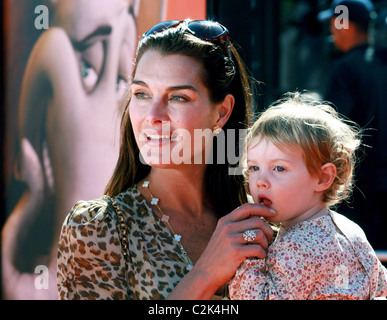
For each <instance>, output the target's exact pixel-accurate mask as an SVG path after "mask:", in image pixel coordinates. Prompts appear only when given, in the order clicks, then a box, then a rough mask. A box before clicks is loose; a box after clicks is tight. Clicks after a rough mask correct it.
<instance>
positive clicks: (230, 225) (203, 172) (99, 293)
mask: <svg viewBox="0 0 387 320" xmlns="http://www.w3.org/2000/svg"><path fill="white" fill-rule="evenodd" d="M249 107H250V89H249V82H248V77H247V75H246V71H245V69H244V66H243V64H242V62H241V59H240V57H239V55H238V53H237V52H236V50H235V48H234V47H233V45H232V44H231V42H230V41H229V39H228V31H227V29H226V28H225V27H223V26H221V25H220V24H218V23H215V22H211V21H191V20H184V21H168V22H164V23H161V24H159V25H156V26H154V27H153V28H152V29H150V30H149V31H148V32H146V33H145V34H144V36H143V39H142V40H141V41H140V43H139V46H138V50H137V56H136V60H135V66H134V72H133V78H132V81H131V88H130V90H129V92H128V93H127V96H126V99H125V100H124V102H123V108H124V110H123V118H122V122H121V128H122V133H121V134H122V136H121V145H120V154H119V159H118V162H117V166H116V168H115V171H114V173H113V176H112V178H111V180H110V182H109V184H108V186H107V188H106V190H105V191H106V194H107V196H105V197H102V198H101V199H97V200H93V201H87V202H85V201H81V202H78V203H77V204H76V205H75V206H74V208H73V210H72V211H71V212H70V214H69V216H68V217H67V219H66V221H65V223H64V226H63V229H62V234H61V239H60V243H59V254H58V259H59V260H58V288H59V297H60V298H62V299H165V298H169V299H210V298H212V297H213V296H214V295H219V294H221V293H222V289H223V287H224V285H225V284H226V283H227V281H228V280H230V279H231V278H232V276H233V275H234V273H235V271H236V269H237V268H238V266H239V265H240V264H241V262H242V261H243V260H244V259H245V258H246V257H261V258H263V257H264V256H265V249H266V248H267V246H268V243H269V242H270V241H271V238H272V230H271V228H270V227H269V226H268V225H267V224H265V223H264V222H263V220H262V219H260V217H261V216H263V217H269V216H270V215H271V214H272V213H271V212H270V211H269V210H268V209H267V208H263V206H260V205H253V204H244V205H242V204H243V203H245V202H247V199H246V195H245V193H244V187H243V184H242V183H241V180H240V179H239V178H241V177H240V176H235V175H230V174H229V169H230V164H229V163H228V162H229V161H228V158H227V157H226V161H220V160H221V158H222V155H221V153H223V155H227V154H228V153H227V151H228V150H227V148H226V147H227V146H228V145H229V144H231V145H232V148H234V150H232V151H234V152H235V150H238V141H239V137H234V139H235V140H233V141H236V143H235V142H233V141H231V140H232V139H230V141H231V142H230V141H228V140H227V136H228V135H223V138H224V140H223V142H222V143H219V146H217V145H216V140H217V139H208V134H207V133H208V132H211V134H210V137H211V138H212V137H213V135H214V134H213V132H214V133H218V134H219V136H220V131H221V129H223V130H224V131H227V130H231V129H233V130H235V131H236V133H238V132H239V129H244V128H246V127H247V125H248V121H249V110H248V109H249ZM198 132H200V133H203V132H204V133H205V134H204V135H201V136H199V138H197V137H198V135H197V133H198ZM187 137H188V138H187ZM194 137H195V138H194ZM189 138H191V139H189ZM209 140H210V141H209ZM212 140H214V142H213V145H212ZM203 141H204V142H205V143H204V145H203ZM209 147H212V150H216V151H217V152H213V153H212V154H210V155H208V153H207V152H206V151H208V149H209ZM218 149H224V150H220V152H219V150H218ZM176 150H177V151H176ZM212 156H213V158H212ZM211 159H212V160H211ZM222 159H224V158H222ZM210 160H211V161H210ZM218 160H219V161H218ZM144 162H145V163H144ZM208 162H211V163H208ZM218 162H225V163H224V164H221V163H218ZM246 230H248V231H250V232H249V233H248V234H249V235H252V236H251V237H246V236H244V235H243V233H244V232H245V231H246ZM247 243H249V244H250V245H246V244H247Z"/></svg>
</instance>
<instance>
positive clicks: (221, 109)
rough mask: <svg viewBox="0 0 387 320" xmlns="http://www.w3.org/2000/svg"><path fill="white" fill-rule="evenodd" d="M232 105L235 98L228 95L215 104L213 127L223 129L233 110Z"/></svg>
mask: <svg viewBox="0 0 387 320" xmlns="http://www.w3.org/2000/svg"><path fill="white" fill-rule="evenodd" d="M234 104H235V98H234V96H233V95H232V94H228V95H227V96H226V97H225V98H224V100H223V101H222V102H221V103H219V104H217V106H216V107H217V109H218V114H217V120H216V122H215V124H214V125H218V126H220V127H223V126H224V125H225V124H226V123H227V121H228V119H229V118H230V115H231V112H232V110H233V108H234Z"/></svg>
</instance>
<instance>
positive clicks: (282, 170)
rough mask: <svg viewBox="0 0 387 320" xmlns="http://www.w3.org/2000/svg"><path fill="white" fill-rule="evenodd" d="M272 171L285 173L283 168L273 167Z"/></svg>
mask: <svg viewBox="0 0 387 320" xmlns="http://www.w3.org/2000/svg"><path fill="white" fill-rule="evenodd" d="M274 170H275V171H278V172H284V171H285V168H284V167H281V166H275V168H274Z"/></svg>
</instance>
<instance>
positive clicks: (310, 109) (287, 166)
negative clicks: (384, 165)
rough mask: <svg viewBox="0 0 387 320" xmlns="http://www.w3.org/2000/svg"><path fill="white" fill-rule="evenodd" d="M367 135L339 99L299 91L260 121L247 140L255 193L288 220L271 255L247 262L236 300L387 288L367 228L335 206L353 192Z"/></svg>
mask: <svg viewBox="0 0 387 320" xmlns="http://www.w3.org/2000/svg"><path fill="white" fill-rule="evenodd" d="M359 135H360V132H359V130H358V129H356V127H355V126H352V125H349V124H348V123H347V122H345V121H344V120H342V119H340V117H339V116H338V114H337V113H336V112H335V110H334V109H333V108H332V107H331V106H329V105H327V104H322V103H321V102H318V101H313V100H312V99H310V98H309V97H306V96H301V95H300V94H299V93H293V94H288V96H287V97H286V98H284V99H281V100H279V101H277V102H276V103H274V104H273V105H272V106H271V107H270V108H269V109H267V110H266V111H265V112H263V114H262V115H261V116H260V117H259V119H258V120H257V121H256V122H255V124H254V125H253V127H252V128H251V130H250V132H249V133H248V135H247V139H246V145H247V154H246V160H247V168H248V181H249V189H250V194H251V196H252V198H253V200H254V202H255V203H261V204H263V205H265V206H268V207H270V208H272V209H274V210H275V211H276V214H275V215H274V217H273V219H271V220H270V221H271V222H274V223H279V222H281V225H280V229H279V232H278V235H277V237H276V240H275V241H274V242H273V243H272V244H271V245H270V246H269V248H268V250H267V255H266V258H265V259H255V258H248V259H246V260H245V262H243V263H242V264H241V266H240V267H239V269H238V270H237V272H236V275H235V277H234V278H233V279H232V281H231V282H230V285H229V289H230V298H231V299H257V300H258V299H273V300H274V299H282V300H284V299H302V300H305V299H373V298H376V297H385V296H386V295H387V270H386V268H385V267H383V265H382V264H381V263H380V261H379V260H378V258H377V256H376V255H375V252H374V250H373V249H372V247H371V245H370V244H369V243H368V241H367V239H366V236H365V234H364V232H363V231H362V229H361V228H360V227H359V226H358V225H357V224H355V223H354V222H352V221H351V220H349V219H347V218H346V217H344V216H342V215H340V214H338V213H336V212H334V211H332V210H331V209H330V208H331V207H332V206H333V205H335V204H337V203H339V202H340V201H342V200H344V199H345V198H347V197H348V196H349V194H350V191H351V188H352V180H353V177H352V174H353V169H354V166H355V160H356V159H355V158H356V157H355V151H356V150H357V148H358V147H359V145H360V139H359ZM364 214H367V213H366V212H364Z"/></svg>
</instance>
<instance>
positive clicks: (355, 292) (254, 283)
mask: <svg viewBox="0 0 387 320" xmlns="http://www.w3.org/2000/svg"><path fill="white" fill-rule="evenodd" d="M229 291H230V298H231V299H236V300H264V299H268V300H309V299H310V300H316V299H374V298H378V297H386V296H387V270H386V268H385V267H384V266H383V265H382V264H381V263H380V261H379V260H378V258H377V256H376V254H375V252H374V250H373V249H372V247H371V245H370V244H369V243H368V241H367V239H366V236H365V234H364V232H363V231H362V229H361V228H360V227H359V226H358V225H357V224H355V223H354V222H352V221H351V220H349V219H347V218H345V217H344V216H343V215H340V214H338V213H336V212H333V211H330V212H329V214H328V215H325V216H322V217H319V218H316V219H313V220H309V221H303V222H301V223H299V224H297V225H294V226H291V227H289V228H287V229H285V228H281V229H280V230H279V233H278V236H277V238H276V240H275V241H274V242H273V244H272V245H271V246H270V247H269V249H268V251H267V256H266V258H265V259H257V258H248V259H246V260H245V262H244V263H242V265H241V266H240V267H239V269H238V270H237V272H236V275H235V277H234V278H233V279H232V280H231V282H230V284H229Z"/></svg>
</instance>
